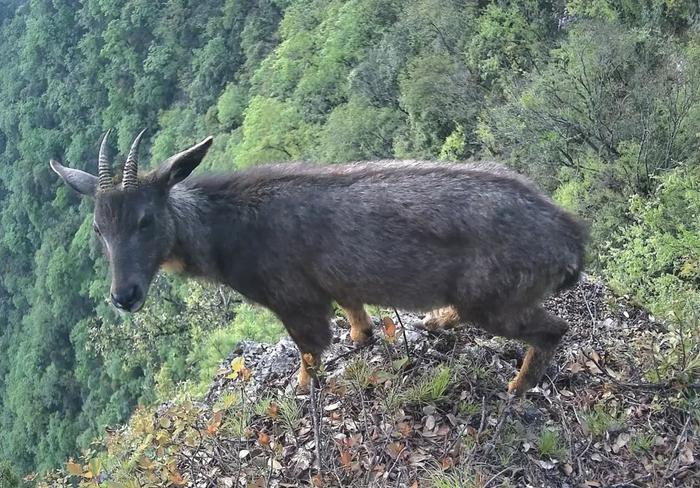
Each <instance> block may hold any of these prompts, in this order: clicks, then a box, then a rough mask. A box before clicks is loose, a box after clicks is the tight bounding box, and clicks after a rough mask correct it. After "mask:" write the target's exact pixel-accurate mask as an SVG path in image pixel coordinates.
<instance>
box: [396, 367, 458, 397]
mask: <svg viewBox="0 0 700 488" xmlns="http://www.w3.org/2000/svg"><path fill="white" fill-rule="evenodd" d="M452 378H453V371H452V368H450V367H449V366H445V365H441V366H438V367H437V368H434V369H433V370H431V371H429V372H428V373H426V374H424V375H423V376H422V377H420V378H419V379H418V381H416V383H415V384H414V385H413V386H411V387H409V388H408V389H407V390H406V392H405V394H404V396H405V398H406V401H407V402H409V403H432V402H436V401H438V400H441V399H442V398H443V397H444V396H445V394H446V393H447V388H448V387H449V386H450V383H451V382H452Z"/></svg>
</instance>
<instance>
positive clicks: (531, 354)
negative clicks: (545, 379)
mask: <svg viewBox="0 0 700 488" xmlns="http://www.w3.org/2000/svg"><path fill="white" fill-rule="evenodd" d="M553 353H554V351H552V350H545V349H541V348H539V347H535V346H530V348H529V349H528V350H527V354H526V355H525V359H523V365H522V367H521V368H520V372H519V373H518V374H517V375H516V376H515V378H514V379H513V380H512V381H511V382H510V383H508V391H509V392H511V393H515V394H516V395H524V394H525V392H527V391H528V390H529V389H530V388H532V387H534V386H535V385H537V382H538V381H539V380H540V378H541V377H542V375H543V374H544V371H545V369H547V365H548V364H549V361H550V359H551V358H552V355H553Z"/></svg>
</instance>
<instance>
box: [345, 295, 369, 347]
mask: <svg viewBox="0 0 700 488" xmlns="http://www.w3.org/2000/svg"><path fill="white" fill-rule="evenodd" d="M342 307H343V310H344V311H345V315H346V316H347V317H348V322H350V339H352V341H353V342H355V343H357V344H364V343H365V342H367V339H369V338H370V337H371V336H372V318H371V317H370V316H369V315H368V314H367V312H366V311H365V307H364V306H362V304H360V305H354V306H345V305H343V306H342Z"/></svg>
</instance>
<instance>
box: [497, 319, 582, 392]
mask: <svg viewBox="0 0 700 488" xmlns="http://www.w3.org/2000/svg"><path fill="white" fill-rule="evenodd" d="M568 328H569V326H568V324H567V323H566V322H565V321H564V320H562V319H560V318H559V317H555V316H554V315H551V314H550V313H548V312H546V311H545V310H544V309H542V308H539V307H538V308H537V309H535V310H533V311H531V312H529V313H527V314H526V315H525V316H524V317H523V318H522V319H521V320H520V321H519V322H517V323H516V324H514V327H509V329H510V330H509V331H508V332H509V334H508V335H509V336H512V337H513V338H515V339H520V340H522V341H524V342H526V343H527V344H529V345H530V347H529V349H528V350H527V353H526V354H525V358H524V360H523V365H522V366H521V368H520V371H519V372H518V374H517V375H516V377H515V378H514V379H513V380H512V381H511V382H510V383H509V384H508V391H509V392H511V393H515V394H516V395H523V394H525V392H527V391H528V390H529V389H530V388H533V387H534V386H536V385H537V383H538V382H539V381H540V379H541V378H542V375H544V372H545V370H546V369H547V366H549V363H550V362H551V360H552V357H553V356H554V353H555V351H556V348H557V345H558V344H559V341H560V340H561V338H562V336H563V335H564V334H565V333H566V331H567V329H568Z"/></svg>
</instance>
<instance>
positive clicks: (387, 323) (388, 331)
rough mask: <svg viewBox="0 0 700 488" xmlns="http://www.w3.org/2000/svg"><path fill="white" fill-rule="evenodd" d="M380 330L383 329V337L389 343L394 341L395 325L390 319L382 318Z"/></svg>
mask: <svg viewBox="0 0 700 488" xmlns="http://www.w3.org/2000/svg"><path fill="white" fill-rule="evenodd" d="M382 326H383V327H382V328H383V329H384V335H385V336H386V338H387V340H389V342H393V341H394V340H395V339H396V324H395V323H394V321H393V320H391V318H390V317H384V318H383V319H382Z"/></svg>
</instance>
